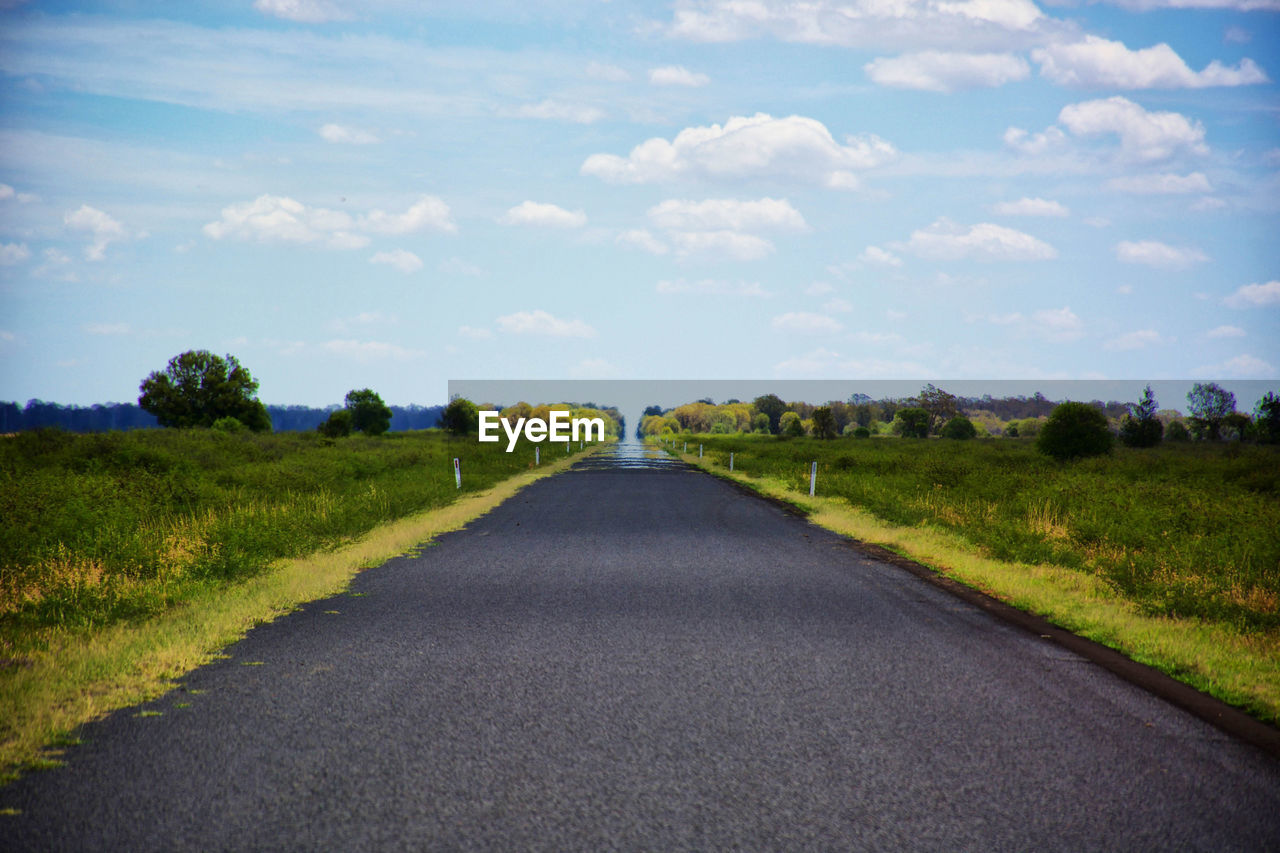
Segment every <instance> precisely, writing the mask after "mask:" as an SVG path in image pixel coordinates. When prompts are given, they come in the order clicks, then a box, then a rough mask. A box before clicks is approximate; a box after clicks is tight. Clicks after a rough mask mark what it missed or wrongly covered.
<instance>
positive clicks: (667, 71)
mask: <svg viewBox="0 0 1280 853" xmlns="http://www.w3.org/2000/svg"><path fill="white" fill-rule="evenodd" d="M649 82H650V83H651V84H653V85H654V86H688V87H691V88H697V87H699V86H705V85H707V84H708V83H710V82H711V78H710V77H708V76H707V75H705V74H696V73H694V72H692V71H690V70H689V69H688V68H685V67H684V66H683V65H664V66H663V67H661V68H654V69H652V70H650V71H649Z"/></svg>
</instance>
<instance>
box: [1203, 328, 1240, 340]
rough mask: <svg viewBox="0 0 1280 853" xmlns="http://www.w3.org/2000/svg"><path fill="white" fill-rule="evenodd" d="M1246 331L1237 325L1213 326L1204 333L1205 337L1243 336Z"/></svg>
mask: <svg viewBox="0 0 1280 853" xmlns="http://www.w3.org/2000/svg"><path fill="white" fill-rule="evenodd" d="M1245 335H1246V332H1245V330H1244V329H1242V328H1240V327H1239V326H1215V327H1214V328H1212V329H1210V330H1209V331H1207V332H1205V333H1204V336H1205V337H1206V338H1243V337H1245Z"/></svg>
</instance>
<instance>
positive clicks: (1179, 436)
mask: <svg viewBox="0 0 1280 853" xmlns="http://www.w3.org/2000/svg"><path fill="white" fill-rule="evenodd" d="M1164 437H1165V438H1166V439H1168V440H1169V441H1179V442H1181V441H1190V440H1191V431H1190V430H1188V429H1187V425H1186V424H1184V423H1183V422H1182V421H1170V422H1169V425H1168V426H1167V427H1165V429H1164Z"/></svg>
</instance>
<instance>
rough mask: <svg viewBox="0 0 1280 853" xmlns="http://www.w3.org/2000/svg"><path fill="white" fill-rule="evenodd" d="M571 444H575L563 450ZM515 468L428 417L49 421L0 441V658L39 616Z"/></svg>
mask: <svg viewBox="0 0 1280 853" xmlns="http://www.w3.org/2000/svg"><path fill="white" fill-rule="evenodd" d="M574 452H575V453H576V452H577V450H576V448H575V449H574ZM455 456H457V457H459V459H460V460H461V465H462V472H463V489H462V491H463V493H468V492H475V491H478V490H483V489H486V488H488V487H490V486H492V485H493V484H494V483H496V482H498V481H500V480H502V479H505V478H507V477H510V476H512V475H513V474H516V473H518V472H520V471H524V470H526V469H527V468H528V467H529V466H530V464H531V462H532V459H531V457H532V451H531V450H527V448H524V447H518V448H517V449H516V451H515V452H513V453H505V452H503V450H502V448H500V447H499V445H494V444H485V445H481V444H478V443H477V442H475V441H473V440H469V439H449V438H447V437H445V436H444V435H443V434H441V433H438V432H436V431H426V432H417V433H394V434H388V435H384V436H381V437H378V438H366V437H361V436H356V437H352V438H349V439H342V440H339V441H326V440H324V439H322V438H321V437H320V436H319V435H317V434H309V433H283V434H276V435H253V434H226V433H220V432H215V431H212V430H137V431H133V432H127V433H122V432H115V433H103V434H96V435H74V434H70V433H64V432H56V431H37V432H29V433H20V434H18V435H16V436H11V437H6V438H3V439H0V518H3V519H4V524H3V526H0V555H2V556H0V660H3V659H5V658H12V659H18V660H19V661H20V660H21V659H22V657H23V656H24V655H25V654H27V653H28V652H29V651H31V650H32V649H33V648H40V647H42V646H43V644H44V639H45V638H46V637H47V636H48V631H49V630H50V629H55V630H65V629H76V628H92V627H94V626H102V625H107V624H112V623H115V622H117V621H119V620H129V619H139V618H144V617H147V616H149V615H154V614H156V613H159V612H162V611H164V610H166V609H168V608H171V607H173V606H175V605H177V604H180V603H181V602H183V601H186V600H189V599H190V598H191V597H192V596H193V595H194V594H196V592H197V591H199V590H201V589H206V588H218V587H219V586H221V585H225V584H228V583H236V582H241V581H243V580H245V579H246V578H249V577H252V576H253V575H255V574H256V573H258V572H261V571H263V570H265V569H266V568H267V567H268V566H270V565H271V564H272V563H273V562H274V561H276V560H280V559H287V558H290V557H297V556H301V555H303V554H308V553H311V552H313V551H317V550H323V549H329V548H334V547H336V546H338V545H341V544H342V543H343V542H346V541H350V540H351V539H353V538H354V537H357V536H359V535H361V534H363V533H365V532H367V531H368V530H370V529H372V528H373V527H375V526H376V525H378V524H382V523H385V522H387V521H392V520H395V519H398V518H403V517H405V516H408V515H410V514H413V513H416V512H421V511H423V510H427V509H431V508H433V507H439V506H443V505H445V504H447V503H449V502H451V501H453V500H455V499H456V498H457V497H458V494H459V493H458V490H457V488H456V486H455V482H454V476H453V468H452V459H453V457H455Z"/></svg>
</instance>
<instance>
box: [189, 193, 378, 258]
mask: <svg viewBox="0 0 1280 853" xmlns="http://www.w3.org/2000/svg"><path fill="white" fill-rule="evenodd" d="M355 226H356V224H355V221H354V220H353V219H352V218H351V217H350V216H349V215H347V214H346V213H343V212H341V211H336V210H327V209H325V208H322V207H307V206H306V205H304V204H302V203H301V202H299V201H295V200H294V199H291V198H287V197H284V196H273V195H260V196H258V197H257V198H256V199H254V200H253V201H248V202H243V203H241V204H232V205H228V206H227V207H224V208H223V209H222V218H221V219H219V220H218V221H216V222H210V223H208V224H207V225H205V226H204V229H203V230H204V233H205V235H206V236H208V237H211V238H212V239H214V240H221V239H223V238H228V237H234V238H237V239H241V240H254V241H256V242H259V243H298V244H308V243H320V244H322V245H325V246H327V247H329V248H331V249H359V248H363V247H364V246H367V245H368V244H369V239H368V238H367V237H362V236H360V235H358V234H355V233H353V231H354V229H355Z"/></svg>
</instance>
